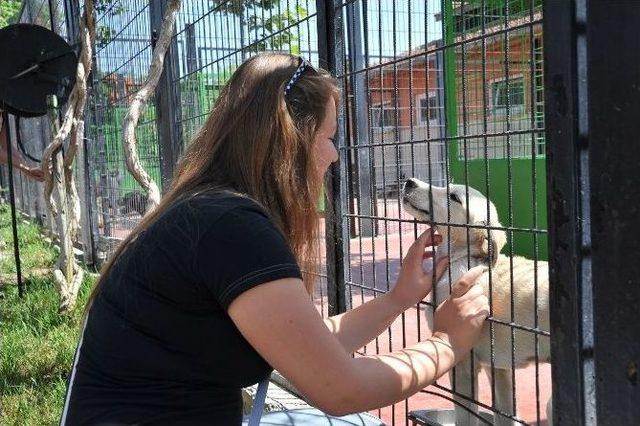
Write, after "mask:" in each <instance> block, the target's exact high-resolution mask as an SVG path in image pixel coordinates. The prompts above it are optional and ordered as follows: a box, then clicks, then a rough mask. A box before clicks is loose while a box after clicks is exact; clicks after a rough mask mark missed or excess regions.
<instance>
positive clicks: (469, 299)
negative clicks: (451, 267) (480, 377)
mask: <svg viewBox="0 0 640 426" xmlns="http://www.w3.org/2000/svg"><path fill="white" fill-rule="evenodd" d="M486 270H487V268H486V267H485V266H476V267H475V268H472V269H470V270H469V271H468V272H466V273H465V274H464V275H463V276H462V278H460V280H458V282H456V283H455V284H454V285H453V286H452V287H451V295H450V296H449V298H448V299H447V300H445V301H444V302H442V303H441V304H440V306H438V308H437V309H436V312H435V315H434V327H433V330H434V331H433V338H435V339H439V340H442V341H444V342H446V343H447V344H449V345H450V346H451V349H452V350H453V353H454V357H455V362H456V363H457V362H458V361H460V360H461V359H462V358H463V357H464V356H465V355H466V354H467V353H468V352H469V351H470V350H471V348H472V347H473V345H474V344H475V343H476V341H477V340H478V337H480V333H481V331H482V326H483V325H484V320H485V319H486V318H487V316H488V315H489V300H488V299H487V297H486V296H485V295H484V290H483V288H482V286H481V285H479V284H477V281H478V279H479V278H480V277H481V276H482V274H484V273H485V272H486Z"/></svg>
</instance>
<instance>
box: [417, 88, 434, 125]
mask: <svg viewBox="0 0 640 426" xmlns="http://www.w3.org/2000/svg"><path fill="white" fill-rule="evenodd" d="M438 110H439V108H438V96H437V95H436V92H435V91H430V92H429V93H428V94H427V93H423V94H421V95H418V96H416V114H417V122H418V124H419V125H427V124H434V123H433V122H434V121H437V120H438V112H439V111H438Z"/></svg>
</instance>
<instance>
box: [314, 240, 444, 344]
mask: <svg viewBox="0 0 640 426" xmlns="http://www.w3.org/2000/svg"><path fill="white" fill-rule="evenodd" d="M440 242H442V237H441V236H440V235H438V234H436V233H432V232H431V231H430V230H427V231H425V232H424V233H423V234H422V235H421V236H420V237H419V238H418V239H417V240H416V241H415V242H414V243H413V244H412V245H411V247H410V248H409V250H408V251H407V254H406V256H405V258H404V260H403V262H402V268H401V270H400V274H399V276H398V281H397V282H396V285H395V286H394V287H393V288H392V289H391V291H390V292H389V293H386V294H384V295H382V296H378V297H376V298H375V299H372V300H370V301H368V302H366V303H364V304H362V305H360V306H358V307H357V308H355V309H352V310H350V311H347V312H345V313H343V314H340V315H335V316H333V317H330V318H327V319H325V320H324V322H325V324H326V325H327V327H329V330H330V331H331V332H332V333H333V335H334V336H335V337H336V338H337V339H338V340H339V341H340V343H341V344H342V346H343V347H344V349H345V350H346V351H347V352H348V353H352V352H355V351H356V350H358V349H360V348H361V347H363V346H364V345H366V344H367V343H369V342H371V341H372V340H373V339H375V338H376V337H377V336H379V335H380V334H381V333H382V332H383V331H384V330H385V329H387V328H388V327H389V326H390V325H391V323H392V322H393V320H394V319H396V317H397V316H398V315H400V314H401V313H402V312H404V311H405V310H407V309H408V308H409V307H411V306H415V304H416V303H418V302H419V301H420V300H422V299H423V298H424V297H425V296H426V295H427V294H429V292H431V289H432V287H433V283H432V280H433V275H434V274H433V272H432V271H424V270H423V267H422V262H423V260H424V259H425V258H427V257H431V256H432V255H433V251H432V250H428V251H426V252H425V250H426V249H427V248H431V247H433V246H435V245H437V244H440ZM447 266H448V258H446V257H442V258H440V259H438V262H437V263H436V271H435V281H436V282H437V281H438V280H439V279H440V277H441V276H442V274H443V273H444V272H445V270H446V268H447Z"/></svg>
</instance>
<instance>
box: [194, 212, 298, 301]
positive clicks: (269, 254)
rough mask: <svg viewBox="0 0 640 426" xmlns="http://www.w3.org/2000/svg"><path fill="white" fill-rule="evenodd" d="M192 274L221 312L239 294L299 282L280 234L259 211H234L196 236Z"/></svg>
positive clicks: (293, 261)
mask: <svg viewBox="0 0 640 426" xmlns="http://www.w3.org/2000/svg"><path fill="white" fill-rule="evenodd" d="M195 263H196V271H197V274H198V275H199V278H200V280H201V281H202V282H203V283H204V285H205V286H206V287H207V288H208V289H209V291H211V293H212V294H213V296H214V298H215V299H216V300H217V301H218V303H219V304H220V306H222V308H223V309H225V310H227V309H228V307H229V305H230V304H231V302H232V301H233V300H234V299H235V298H236V297H238V296H239V295H240V294H241V293H242V292H244V291H247V290H249V289H251V288H253V287H256V286H258V285H260V284H264V283H267V282H270V281H274V280H278V279H282V278H302V274H301V272H300V268H299V266H298V264H297V262H296V260H295V257H294V255H293V253H292V252H291V249H290V247H289V244H288V243H287V241H286V240H285V239H284V236H283V235H282V233H281V232H280V231H279V230H278V228H277V227H276V226H275V224H274V223H273V222H272V221H271V220H270V219H269V218H268V216H267V215H266V214H265V213H264V212H263V211H261V209H260V208H258V207H257V206H256V207H252V206H241V207H234V208H232V209H231V210H229V211H227V212H225V213H224V214H222V216H220V217H219V218H218V219H217V220H216V221H215V222H214V223H213V224H212V225H210V226H209V228H208V229H207V230H206V232H204V234H202V235H201V236H200V239H199V241H198V250H197V254H196V262H195Z"/></svg>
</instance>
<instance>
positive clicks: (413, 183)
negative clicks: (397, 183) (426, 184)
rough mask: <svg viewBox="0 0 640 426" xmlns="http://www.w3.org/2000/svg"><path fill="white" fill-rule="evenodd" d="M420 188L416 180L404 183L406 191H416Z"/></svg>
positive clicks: (408, 180)
mask: <svg viewBox="0 0 640 426" xmlns="http://www.w3.org/2000/svg"><path fill="white" fill-rule="evenodd" d="M417 187H418V182H416V181H415V179H413V178H412V179H407V181H406V182H405V183H404V191H405V192H407V191H411V190H412V189H415V188H417Z"/></svg>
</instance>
